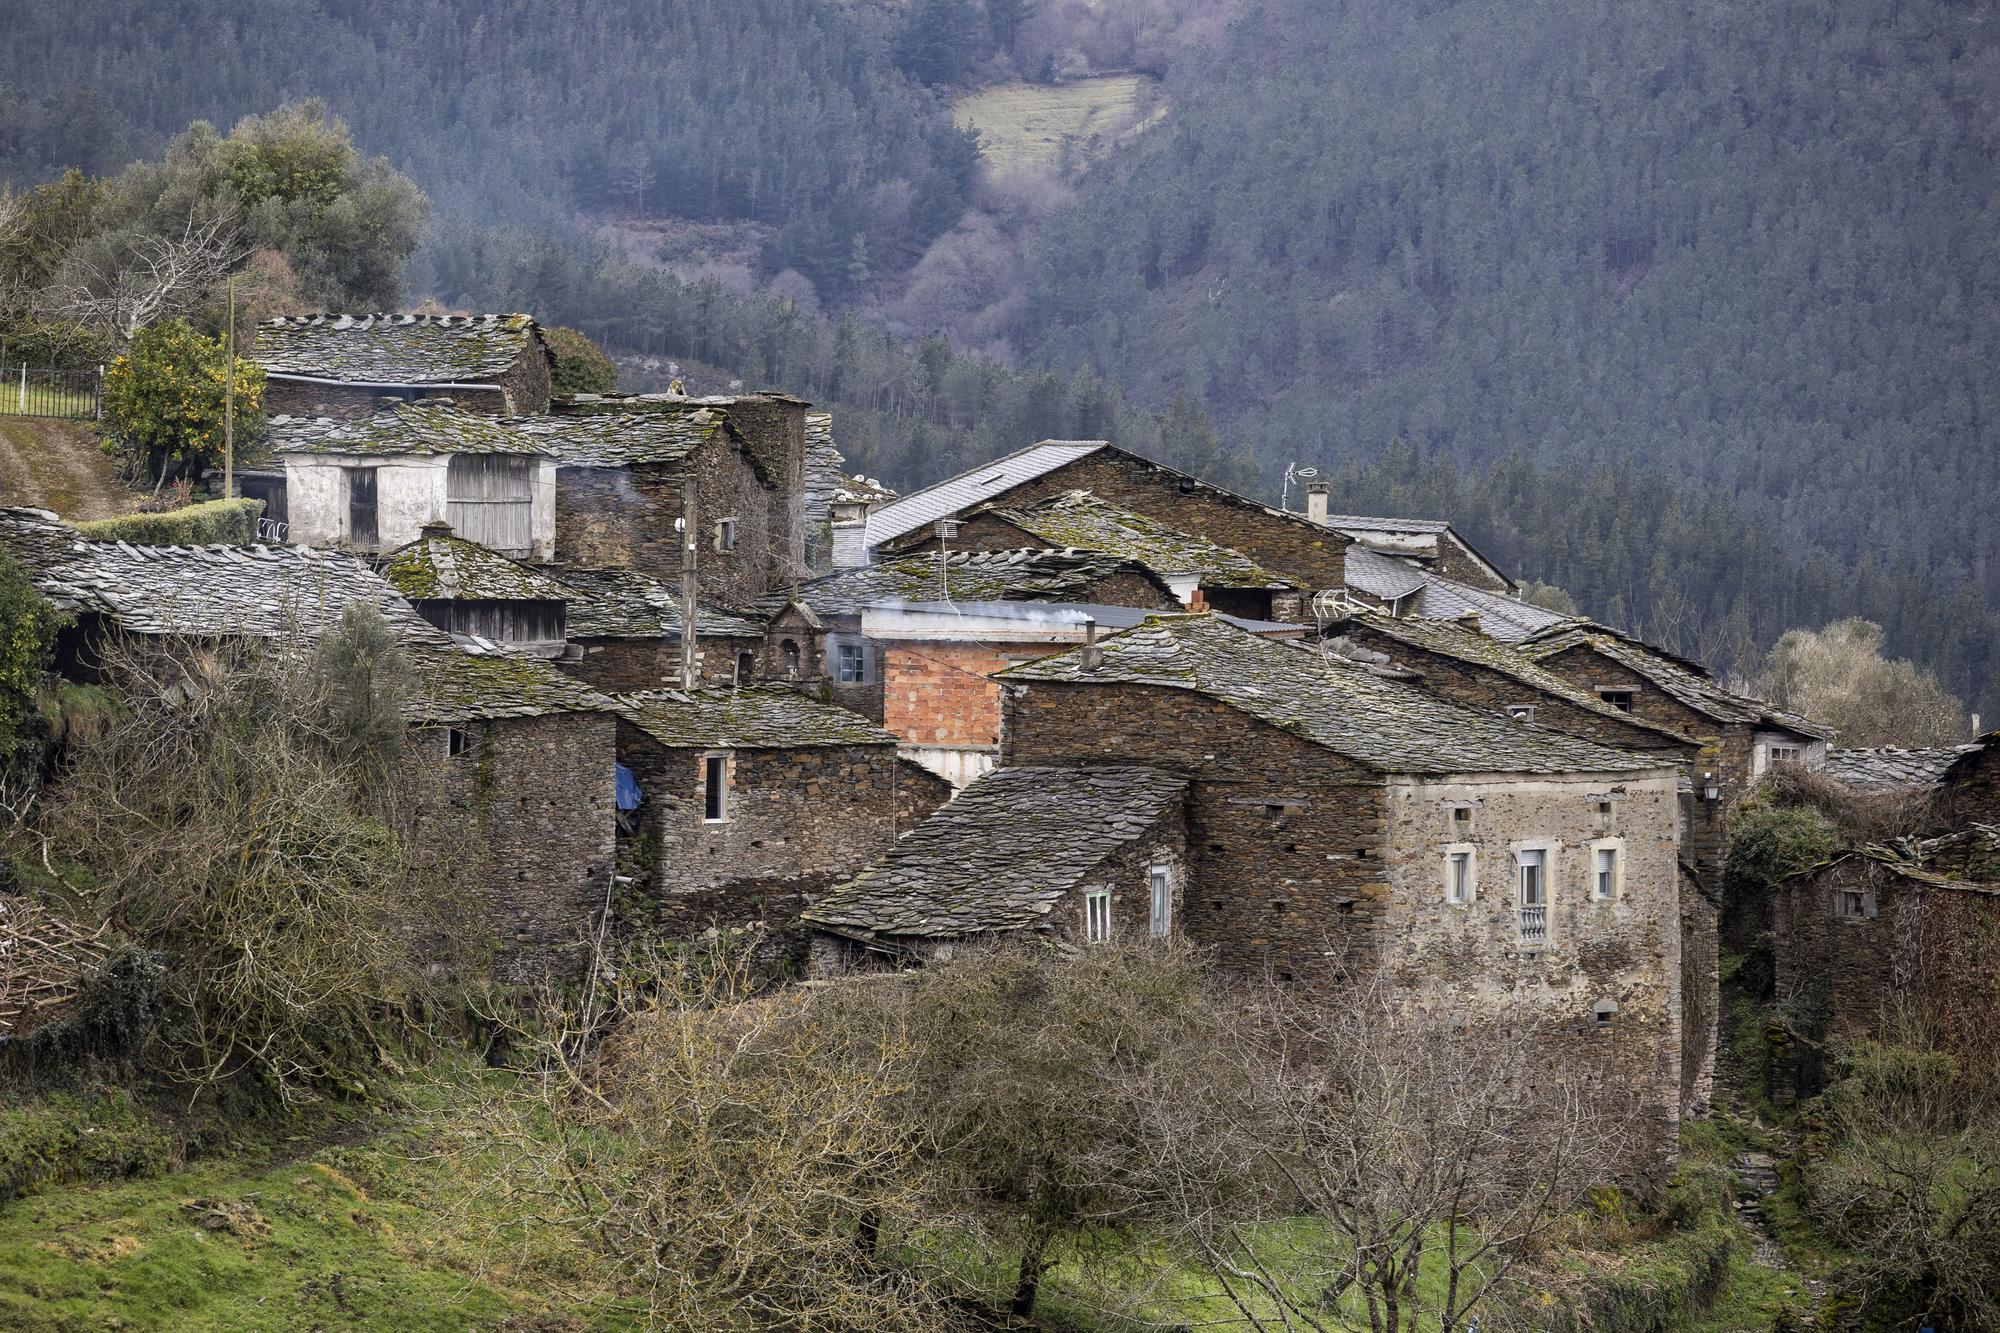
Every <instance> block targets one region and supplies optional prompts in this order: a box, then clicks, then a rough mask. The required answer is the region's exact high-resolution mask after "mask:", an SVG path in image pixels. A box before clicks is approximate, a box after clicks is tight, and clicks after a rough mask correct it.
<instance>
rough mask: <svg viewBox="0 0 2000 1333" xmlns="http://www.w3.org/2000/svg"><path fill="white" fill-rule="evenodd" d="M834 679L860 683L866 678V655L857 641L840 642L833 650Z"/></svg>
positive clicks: (851, 683) (844, 682)
mask: <svg viewBox="0 0 2000 1333" xmlns="http://www.w3.org/2000/svg"><path fill="white" fill-rule="evenodd" d="M834 679H836V680H838V681H839V682H840V683H841V684H842V685H860V684H862V683H864V682H865V681H866V680H867V679H868V656H867V654H866V653H865V652H864V651H863V650H862V647H861V645H860V644H858V643H843V644H840V645H839V646H838V647H837V648H836V650H835V652H834Z"/></svg>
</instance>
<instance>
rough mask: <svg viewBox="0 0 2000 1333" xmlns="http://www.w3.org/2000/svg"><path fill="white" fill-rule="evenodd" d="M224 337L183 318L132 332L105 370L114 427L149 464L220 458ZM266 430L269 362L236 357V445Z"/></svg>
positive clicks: (163, 469) (183, 466)
mask: <svg viewBox="0 0 2000 1333" xmlns="http://www.w3.org/2000/svg"><path fill="white" fill-rule="evenodd" d="M225 380H226V375H225V363H224V358H223V351H222V343H221V341H220V340H219V339H215V338H210V337H208V336H206V335H205V334H202V333H198V332H196V331H195V329H194V328H193V327H191V326H190V325H189V324H188V323H186V321H184V320H172V321H170V322H168V323H164V324H154V325H151V326H150V327H147V328H144V329H141V330H139V332H138V333H137V334H135V335H133V338H132V346H131V349H130V350H129V351H127V352H126V353H125V355H123V356H121V357H119V358H118V359H117V360H115V361H113V362H112V363H111V367H110V369H108V370H106V371H105V372H104V413H105V417H106V419H108V420H109V421H110V423H111V427H112V430H113V431H114V432H116V433H117V435H118V436H119V438H120V439H122V440H124V442H125V443H126V444H127V445H128V446H129V447H131V448H133V449H136V450H138V451H139V452H140V453H141V454H143V455H144V456H145V459H146V464H147V470H148V471H149V472H151V473H157V474H158V475H160V476H163V477H164V476H165V475H166V473H167V471H168V470H169V469H173V470H175V471H179V472H184V473H198V472H200V471H201V470H202V469H203V468H206V467H219V466H221V464H222V449H223V439H222V434H223V431H222V426H223V417H224V415H225V412H224V401H225V396H226V395H225V388H226V386H225ZM263 431H264V370H263V368H262V367H261V366H259V365H258V364H257V363H256V362H254V361H246V360H244V359H243V358H241V357H238V358H237V359H236V447H237V449H239V450H241V449H243V448H245V447H246V446H247V445H249V444H250V443H251V442H252V441H254V440H256V439H257V438H258V437H259V436H261V435H262V434H263Z"/></svg>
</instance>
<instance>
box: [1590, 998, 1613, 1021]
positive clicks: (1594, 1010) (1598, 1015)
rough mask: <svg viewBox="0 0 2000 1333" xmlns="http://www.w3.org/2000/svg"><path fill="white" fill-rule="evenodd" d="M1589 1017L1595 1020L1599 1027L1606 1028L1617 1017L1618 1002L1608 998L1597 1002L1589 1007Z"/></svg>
mask: <svg viewBox="0 0 2000 1333" xmlns="http://www.w3.org/2000/svg"><path fill="white" fill-rule="evenodd" d="M1590 1016H1591V1017H1592V1018H1593V1019H1595V1020H1596V1022H1597V1025H1598V1026H1599V1027H1608V1026H1609V1025H1610V1023H1611V1020H1612V1019H1614V1018H1616V1017H1617V1016H1618V1001H1616V1000H1613V999H1610V998H1609V997H1607V998H1605V999H1602V1000H1599V1001H1598V1002H1597V1003H1596V1004H1593V1005H1591V1006H1590Z"/></svg>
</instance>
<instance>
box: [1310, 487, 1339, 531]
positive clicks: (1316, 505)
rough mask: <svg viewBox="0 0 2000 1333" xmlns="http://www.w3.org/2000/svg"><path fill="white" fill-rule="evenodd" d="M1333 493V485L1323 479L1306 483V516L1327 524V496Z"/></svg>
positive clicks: (1321, 523)
mask: <svg viewBox="0 0 2000 1333" xmlns="http://www.w3.org/2000/svg"><path fill="white" fill-rule="evenodd" d="M1332 493H1333V487H1332V486H1331V485H1329V484H1328V483H1326V482H1323V481H1311V482H1307V483H1306V517H1307V518H1309V519H1311V520H1312V521H1313V522H1315V523H1318V524H1320V525H1321V526H1322V527H1324V526H1325V525H1326V497H1327V496H1329V495H1331V494H1332Z"/></svg>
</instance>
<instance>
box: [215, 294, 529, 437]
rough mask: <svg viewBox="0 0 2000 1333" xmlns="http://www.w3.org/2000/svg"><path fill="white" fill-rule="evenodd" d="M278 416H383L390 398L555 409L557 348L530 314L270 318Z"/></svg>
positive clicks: (510, 413) (267, 396) (268, 363)
mask: <svg viewBox="0 0 2000 1333" xmlns="http://www.w3.org/2000/svg"><path fill="white" fill-rule="evenodd" d="M251 355H252V356H253V357H254V358H255V359H256V361H257V363H258V364H259V365H260V366H262V367H263V368H264V379H265V386H264V410H265V412H266V413H267V414H269V415H271V416H290V417H308V418H311V417H345V418H349V419H355V420H358V419H361V418H364V417H370V416H373V415H374V414H375V413H376V411H377V410H378V407H379V404H380V402H381V400H382V399H383V398H384V397H390V398H396V399H400V400H403V401H406V402H425V401H435V400H437V399H439V398H446V399H450V400H451V401H452V402H453V403H454V404H456V405H457V406H458V407H460V408H461V409H462V410H465V411H468V412H476V413H479V414H480V415H482V416H493V417H517V416H533V415H536V414H538V413H542V412H546V411H548V410H549V382H550V374H551V371H552V369H553V367H554V364H555V357H554V354H553V353H551V352H550V351H549V347H548V343H547V341H546V340H544V338H543V337H542V331H541V327H540V326H539V325H537V324H536V323H535V321H534V320H533V319H532V318H530V317H529V316H527V315H292V316H280V317H278V318H276V319H272V320H269V321H267V322H266V323H264V324H263V325H261V326H260V327H259V328H258V330H257V343H256V347H255V349H254V350H253V351H252V353H251Z"/></svg>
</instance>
